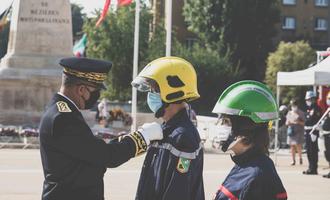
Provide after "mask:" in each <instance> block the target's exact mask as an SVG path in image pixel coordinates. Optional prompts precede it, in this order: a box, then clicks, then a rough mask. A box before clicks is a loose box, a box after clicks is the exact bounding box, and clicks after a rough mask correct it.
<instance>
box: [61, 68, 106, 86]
mask: <svg viewBox="0 0 330 200" xmlns="http://www.w3.org/2000/svg"><path fill="white" fill-rule="evenodd" d="M63 72H64V73H66V74H69V75H72V76H76V77H78V78H82V79H86V80H87V81H90V82H95V83H102V82H103V81H105V79H106V78H107V74H106V73H97V72H87V73H86V72H80V71H77V70H73V69H69V68H67V67H64V69H63Z"/></svg>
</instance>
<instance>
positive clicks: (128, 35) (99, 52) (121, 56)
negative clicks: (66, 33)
mask: <svg viewBox="0 0 330 200" xmlns="http://www.w3.org/2000/svg"><path fill="white" fill-rule="evenodd" d="M134 16H135V3H132V4H131V5H129V6H125V7H119V8H118V9H117V10H116V11H114V10H111V11H110V12H108V14H107V17H106V19H105V20H104V21H103V22H102V24H101V25H100V26H99V27H97V28H96V27H95V23H96V21H97V18H93V19H90V20H88V21H86V23H85V25H84V32H85V33H86V34H87V38H88V43H87V57H91V58H98V59H104V60H110V61H112V62H113V66H112V69H111V73H110V76H109V78H108V80H107V84H108V89H107V91H106V92H105V93H104V94H103V95H104V96H105V97H107V98H109V99H111V100H120V101H127V100H130V99H131V91H132V88H131V84H130V83H131V81H132V68H133V48H134V19H135V18H134ZM151 17H152V16H151V13H150V12H149V10H148V8H147V6H146V5H143V6H142V7H141V13H140V38H139V60H140V63H141V61H143V60H144V59H146V57H147V55H146V52H147V48H148V42H149V24H150V22H151V20H152V18H151Z"/></svg>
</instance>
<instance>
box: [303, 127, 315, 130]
mask: <svg viewBox="0 0 330 200" xmlns="http://www.w3.org/2000/svg"><path fill="white" fill-rule="evenodd" d="M304 129H305V130H306V131H309V130H312V129H313V126H305V127H304Z"/></svg>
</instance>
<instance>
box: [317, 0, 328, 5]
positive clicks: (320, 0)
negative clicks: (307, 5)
mask: <svg viewBox="0 0 330 200" xmlns="http://www.w3.org/2000/svg"><path fill="white" fill-rule="evenodd" d="M315 5H316V6H328V0H315Z"/></svg>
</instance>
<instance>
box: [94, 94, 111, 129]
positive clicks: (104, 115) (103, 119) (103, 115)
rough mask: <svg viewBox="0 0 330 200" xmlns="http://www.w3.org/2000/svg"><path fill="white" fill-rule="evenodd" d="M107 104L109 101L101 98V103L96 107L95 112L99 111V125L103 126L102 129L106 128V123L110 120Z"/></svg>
mask: <svg viewBox="0 0 330 200" xmlns="http://www.w3.org/2000/svg"><path fill="white" fill-rule="evenodd" d="M108 104H109V101H108V100H107V99H106V98H103V99H102V100H101V102H100V103H99V104H98V105H97V110H98V111H99V123H101V124H102V125H104V127H108V122H109V118H110V113H109V108H108V107H109V106H108Z"/></svg>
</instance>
